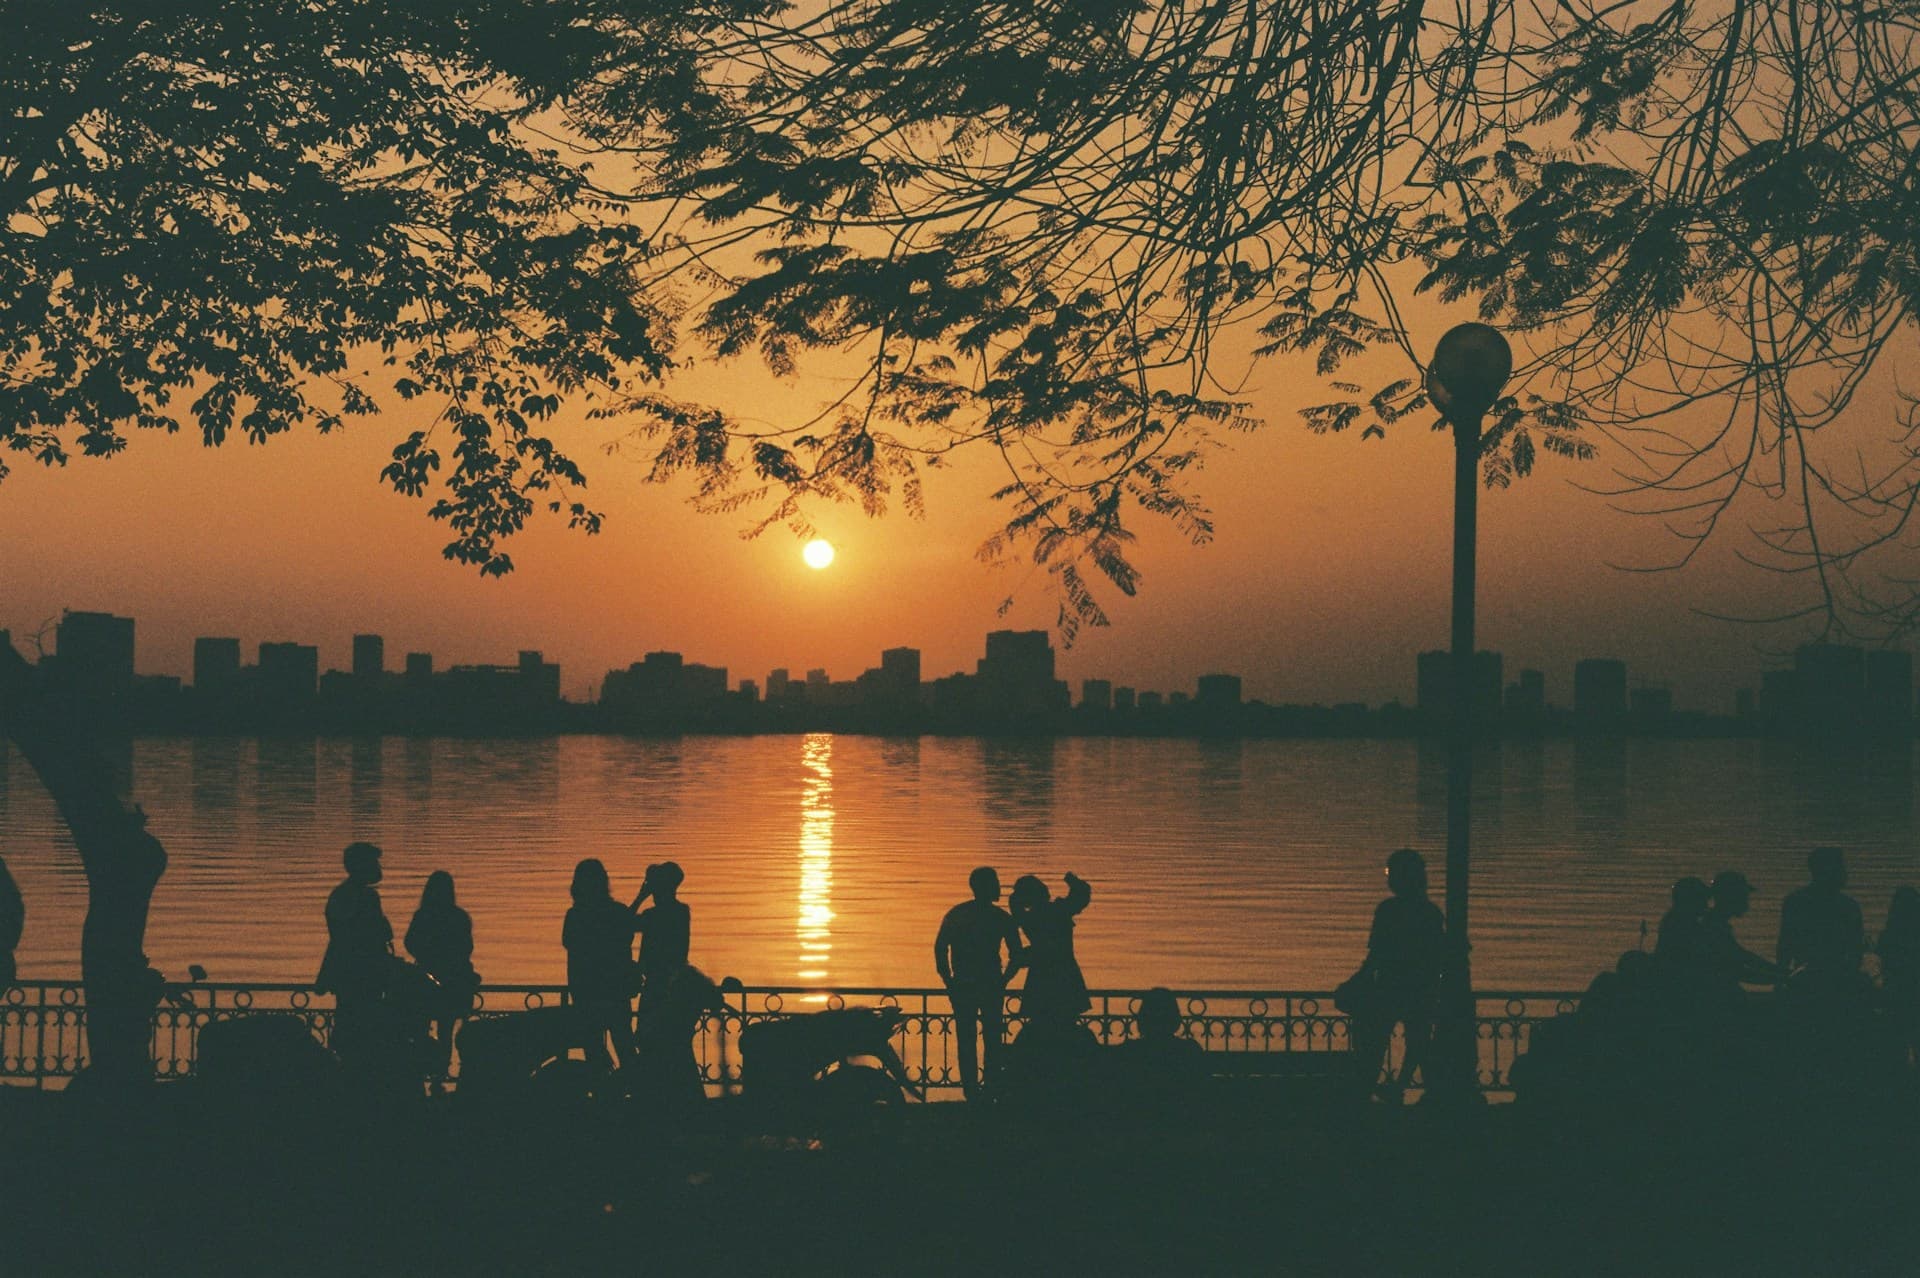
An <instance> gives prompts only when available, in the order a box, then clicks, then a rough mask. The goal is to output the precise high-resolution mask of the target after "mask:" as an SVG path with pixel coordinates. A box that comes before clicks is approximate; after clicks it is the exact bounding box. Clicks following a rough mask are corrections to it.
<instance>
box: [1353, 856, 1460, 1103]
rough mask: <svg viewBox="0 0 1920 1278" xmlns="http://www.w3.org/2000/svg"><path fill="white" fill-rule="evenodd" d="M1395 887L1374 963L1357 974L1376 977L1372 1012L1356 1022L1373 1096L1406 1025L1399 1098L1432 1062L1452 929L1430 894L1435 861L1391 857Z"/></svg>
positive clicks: (1370, 954) (1384, 910) (1377, 915)
mask: <svg viewBox="0 0 1920 1278" xmlns="http://www.w3.org/2000/svg"><path fill="white" fill-rule="evenodd" d="M1387 890H1388V891H1389V892H1391V893H1392V895H1391V896H1389V897H1388V898H1387V899H1386V900H1384V901H1382V902H1380V904H1379V905H1378V906H1377V907H1375V909H1374V911H1373V929H1372V931H1370V932H1369V933H1368V935H1367V959H1366V962H1365V963H1363V964H1361V967H1360V971H1359V972H1357V973H1355V976H1356V977H1358V978H1361V979H1368V978H1370V979H1371V981H1372V988H1371V990H1370V991H1369V992H1368V996H1367V998H1366V1000H1365V1010H1364V1011H1362V1012H1360V1013H1358V1014H1356V1015H1355V1016H1354V1017H1353V1022H1352V1031H1353V1050H1354V1054H1355V1055H1354V1063H1355V1066H1356V1068H1358V1069H1359V1070H1360V1074H1361V1079H1362V1081H1363V1083H1364V1085H1365V1086H1366V1087H1367V1089H1368V1091H1369V1092H1371V1091H1372V1090H1373V1088H1374V1085H1375V1080H1376V1079H1377V1078H1378V1077H1379V1073H1380V1061H1381V1059H1382V1057H1384V1056H1385V1055H1386V1052H1387V1047H1388V1045H1389V1044H1390V1043H1391V1042H1392V1041H1393V1027H1394V1025H1395V1024H1399V1025H1402V1026H1405V1027H1406V1028H1405V1032H1406V1043H1407V1051H1406V1055H1405V1057H1404V1058H1403V1059H1402V1060H1401V1064H1400V1073H1399V1075H1398V1077H1396V1078H1393V1079H1390V1080H1388V1082H1387V1089H1388V1094H1389V1095H1390V1096H1394V1097H1397V1096H1398V1095H1399V1094H1400V1092H1401V1091H1402V1090H1403V1089H1404V1088H1405V1087H1406V1085H1407V1081H1408V1080H1409V1079H1410V1078H1412V1077H1413V1071H1414V1070H1415V1068H1417V1067H1420V1066H1422V1065H1423V1064H1424V1062H1425V1059H1426V1055H1427V1046H1428V1043H1429V1041H1430V1040H1431V1038H1432V1037H1433V1016H1434V1007H1435V1003H1436V1000H1437V999H1438V997H1439V993H1440V972H1441V969H1442V968H1443V967H1444V966H1445V963H1446V946H1447V924H1446V919H1445V917H1444V916H1443V915H1442V914H1441V913H1440V907H1439V906H1437V905H1435V904H1434V903H1433V901H1432V900H1431V899H1429V897H1428V896H1427V862H1426V859H1425V858H1424V857H1422V856H1421V855H1420V854H1419V853H1418V852H1415V851H1414V850H1413V849H1412V848H1401V849H1400V850H1399V851H1397V852H1395V853H1394V854H1393V855H1392V856H1390V857H1388V858H1387Z"/></svg>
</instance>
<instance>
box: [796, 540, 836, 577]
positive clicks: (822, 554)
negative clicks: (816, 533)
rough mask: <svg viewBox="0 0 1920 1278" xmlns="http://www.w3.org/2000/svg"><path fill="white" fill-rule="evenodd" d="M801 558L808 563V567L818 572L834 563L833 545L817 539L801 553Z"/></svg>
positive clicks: (808, 544) (809, 543)
mask: <svg viewBox="0 0 1920 1278" xmlns="http://www.w3.org/2000/svg"><path fill="white" fill-rule="evenodd" d="M800 557H801V558H802V559H804V560H806V561H807V567H809V568H812V569H814V570H815V571H816V572H817V571H819V570H820V569H822V568H825V567H826V566H827V565H828V564H830V563H832V562H833V543H832V542H830V541H824V540H822V539H820V538H818V537H815V538H814V539H813V540H812V541H810V542H808V543H807V546H806V549H805V550H802V551H801V552H800Z"/></svg>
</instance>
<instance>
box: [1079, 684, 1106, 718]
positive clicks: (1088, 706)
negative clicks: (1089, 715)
mask: <svg viewBox="0 0 1920 1278" xmlns="http://www.w3.org/2000/svg"><path fill="white" fill-rule="evenodd" d="M1080 708H1081V709H1082V710H1095V711H1100V712H1102V713H1104V712H1106V711H1108V710H1111V709H1113V685H1112V684H1111V683H1108V682H1107V681H1106V680H1105V679H1082V680H1081V681H1080Z"/></svg>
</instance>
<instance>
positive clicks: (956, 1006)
mask: <svg viewBox="0 0 1920 1278" xmlns="http://www.w3.org/2000/svg"><path fill="white" fill-rule="evenodd" d="M967 886H968V887H970V888H972V889H973V899H972V900H971V901H962V902H961V903H960V904H958V905H956V906H954V907H953V908H952V909H951V910H948V911H947V914H946V917H945V918H943V919H941V920H940V932H939V935H938V936H936V937H935V938H934V941H933V967H934V970H935V971H936V972H938V973H939V974H940V983H941V984H942V985H944V986H946V987H947V1001H948V1003H950V1004H951V1005H952V1007H953V1032H954V1034H955V1036H956V1037H957V1039H958V1041H959V1047H960V1086H961V1088H962V1089H963V1090H964V1091H965V1092H966V1094H967V1097H968V1099H972V1098H973V1097H975V1096H977V1095H978V1094H979V1089H980V1086H981V1084H982V1082H983V1081H985V1080H984V1079H983V1078H982V1076H981V1073H980V1061H979V1057H980V1051H979V1046H978V1044H977V1042H976V1038H977V1036H978V1035H981V1034H984V1035H985V1036H986V1040H987V1051H986V1065H987V1067H986V1076H985V1077H986V1078H987V1079H990V1078H992V1077H993V1071H994V1067H995V1066H996V1065H997V1064H998V1059H997V1058H998V1056H999V1052H1000V1046H1001V1043H1002V1041H1003V1040H1004V1036H1005V1020H1004V1015H1003V1013H1004V1009H1005V1006H1006V991H1007V978H1008V977H1009V976H1011V975H1012V974H1013V972H1014V971H1015V969H1017V968H1018V967H1019V966H1020V932H1019V929H1018V928H1016V927H1015V926H1014V922H1013V916H1012V915H1011V914H1008V913H1007V912H1006V911H1005V910H1003V909H1001V908H1000V904H999V902H1000V876H999V874H997V873H996V872H995V871H994V869H993V867H992V866H989V865H983V866H981V867H980V868H979V869H977V870H975V871H974V872H973V873H972V874H970V875H968V876H967ZM1003 948H1004V949H1005V951H1006V958H1005V959H1004V960H1002V958H1001V950H1002V949H1003Z"/></svg>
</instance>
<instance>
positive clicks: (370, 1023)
mask: <svg viewBox="0 0 1920 1278" xmlns="http://www.w3.org/2000/svg"><path fill="white" fill-rule="evenodd" d="M340 860H341V863H342V864H343V865H344V866H345V867H346V871H347V877H346V879H345V880H343V881H342V882H341V883H340V884H339V885H338V886H337V887H335V888H334V889H333V892H332V893H331V894H330V895H329V896H328V897H327V952H326V955H325V957H323V958H322V959H321V960H320V974H319V975H318V976H316V977H315V978H314V982H313V983H314V988H316V989H317V990H319V991H320V992H321V993H322V994H328V993H330V994H332V995H333V999H334V1012H333V1050H334V1052H335V1053H336V1054H337V1055H338V1056H339V1057H340V1059H341V1060H342V1061H344V1062H346V1063H348V1064H357V1063H364V1062H366V1061H367V1060H368V1059H369V1058H371V1057H373V1056H375V1055H377V1054H378V1051H379V1046H380V1045H379V1039H380V1026H379V1017H380V1000H381V998H382V997H383V996H384V995H385V994H386V992H387V983H388V981H389V979H390V978H391V977H392V974H393V965H394V962H395V959H394V953H393V926H392V925H391V924H390V923H388V922H387V915H386V911H385V910H383V909H381V908H380V893H379V892H378V891H377V890H376V889H377V886H378V884H379V882H380V879H381V877H382V876H381V870H380V849H379V848H378V847H376V846H374V845H373V844H371V843H349V844H348V845H347V848H346V851H345V852H343V853H341V856H340Z"/></svg>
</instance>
